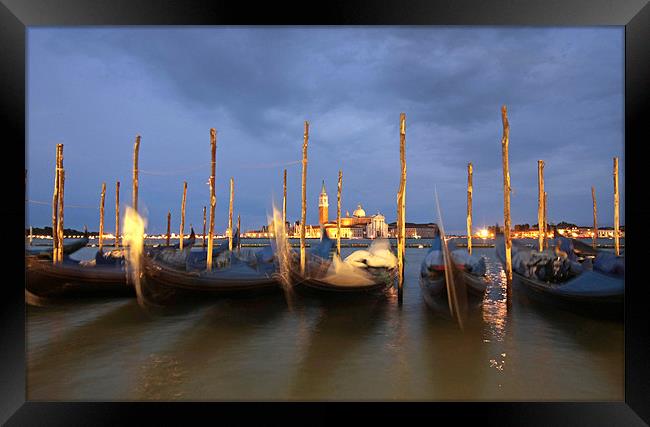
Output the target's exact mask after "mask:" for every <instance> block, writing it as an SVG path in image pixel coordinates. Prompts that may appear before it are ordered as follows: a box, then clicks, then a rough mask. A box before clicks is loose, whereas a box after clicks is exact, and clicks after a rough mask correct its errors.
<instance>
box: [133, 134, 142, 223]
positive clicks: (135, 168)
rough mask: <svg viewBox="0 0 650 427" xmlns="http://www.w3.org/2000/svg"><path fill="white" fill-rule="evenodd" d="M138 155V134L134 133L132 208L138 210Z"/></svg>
mask: <svg viewBox="0 0 650 427" xmlns="http://www.w3.org/2000/svg"><path fill="white" fill-rule="evenodd" d="M139 155H140V135H136V137H135V144H133V183H132V184H133V199H132V203H133V209H134V210H135V211H136V212H137V211H138V156H139Z"/></svg>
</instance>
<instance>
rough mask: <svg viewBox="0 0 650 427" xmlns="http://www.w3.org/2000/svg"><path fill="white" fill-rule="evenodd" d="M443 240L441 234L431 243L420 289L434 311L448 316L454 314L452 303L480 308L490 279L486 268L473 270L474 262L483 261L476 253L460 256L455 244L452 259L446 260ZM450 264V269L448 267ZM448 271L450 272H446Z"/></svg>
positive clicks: (422, 266) (451, 250) (421, 271)
mask: <svg viewBox="0 0 650 427" xmlns="http://www.w3.org/2000/svg"><path fill="white" fill-rule="evenodd" d="M442 245H443V241H442V239H441V237H440V235H439V234H437V235H436V236H435V237H434V238H433V241H432V243H431V248H430V249H429V251H428V253H427V256H426V257H425V259H424V260H423V261H422V265H421V268H420V280H419V282H420V289H421V291H422V297H423V299H424V301H425V303H426V304H427V306H428V307H429V308H430V309H431V310H432V311H434V312H436V313H438V314H441V315H443V316H444V317H452V311H451V309H450V305H451V306H460V305H462V306H464V304H465V303H467V306H468V307H469V308H471V309H474V308H478V307H480V306H481V304H482V302H483V298H484V295H485V291H486V289H487V285H488V284H489V281H488V279H487V277H486V276H485V271H484V269H480V268H475V269H473V270H472V268H471V265H472V263H470V262H467V261H468V260H471V261H472V262H473V263H474V264H477V261H479V260H480V261H483V260H482V259H481V258H477V257H475V256H471V257H468V256H464V257H463V256H460V255H461V254H460V253H457V251H456V250H455V247H454V246H453V245H451V247H450V248H449V249H450V251H449V253H450V257H451V260H445V251H444V250H443V246H442ZM447 268H450V269H451V271H450V272H446V271H445V270H446V269H447ZM446 273H447V274H446ZM447 275H449V276H450V277H453V280H454V284H453V285H454V286H455V288H454V289H455V290H456V291H457V292H458V294H457V295H455V297H456V299H457V300H456V301H451V304H450V301H449V292H448V285H447Z"/></svg>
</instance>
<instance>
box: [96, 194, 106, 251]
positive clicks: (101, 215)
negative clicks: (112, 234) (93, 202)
mask: <svg viewBox="0 0 650 427" xmlns="http://www.w3.org/2000/svg"><path fill="white" fill-rule="evenodd" d="M105 200H106V183H105V182H103V183H102V194H101V196H100V198H99V245H98V246H99V252H101V251H102V249H103V248H104V201H105Z"/></svg>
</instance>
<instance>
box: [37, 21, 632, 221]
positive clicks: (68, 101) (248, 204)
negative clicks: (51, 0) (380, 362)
mask: <svg viewBox="0 0 650 427" xmlns="http://www.w3.org/2000/svg"><path fill="white" fill-rule="evenodd" d="M29 47H30V54H29V60H30V62H29V70H30V77H29V84H30V95H29V101H30V104H29V113H30V118H29V120H30V121H29V132H30V134H29V145H30V146H29V156H28V162H31V163H34V164H36V165H40V166H42V168H37V169H36V170H33V168H30V169H32V173H30V184H31V186H30V189H31V191H32V192H35V193H34V194H35V195H38V197H40V198H41V199H43V198H45V200H47V197H48V196H47V193H48V191H50V189H49V187H51V185H50V181H51V179H50V175H51V174H50V173H49V170H50V169H49V168H50V166H49V164H50V163H51V160H50V157H51V152H54V150H53V148H52V147H53V144H54V142H51V141H50V139H51V138H62V139H63V140H64V142H66V144H70V145H72V147H70V149H68V148H67V147H68V145H66V150H67V151H66V152H67V153H70V154H69V156H68V157H66V162H72V166H71V167H72V168H73V171H74V166H75V165H78V172H77V173H78V174H79V175H81V176H83V177H84V178H85V181H87V182H86V183H85V185H84V186H80V188H79V189H75V190H74V191H73V192H72V194H70V193H67V192H66V195H68V194H70V196H69V197H71V198H72V197H78V198H79V200H86V199H88V198H90V199H92V200H94V198H96V193H97V191H96V188H97V187H98V186H99V185H101V183H100V181H101V180H105V179H109V177H105V176H102V177H100V175H111V178H112V177H115V178H118V177H122V178H121V179H123V181H124V183H125V184H128V169H129V167H130V166H129V159H130V146H131V145H132V141H133V136H134V135H135V133H138V132H140V133H142V134H143V149H142V150H143V153H142V162H143V164H144V165H147V166H148V167H150V168H152V169H156V170H161V169H162V170H168V171H169V170H171V171H173V170H182V169H188V167H192V165H196V166H197V167H200V166H201V164H203V163H205V162H206V161H209V159H207V155H208V153H209V151H208V149H209V143H208V137H207V135H208V129H209V128H210V127H216V128H217V130H218V132H219V141H218V145H219V148H218V155H217V156H218V167H217V169H218V171H217V175H218V179H220V180H221V182H223V185H222V186H221V187H219V193H218V214H219V215H221V216H222V217H224V216H225V212H226V209H227V206H225V203H224V202H225V201H227V177H229V176H231V175H233V176H235V179H236V187H237V189H238V191H237V195H236V202H237V207H238V208H239V209H240V210H241V212H242V222H243V225H244V226H245V227H246V228H250V227H254V226H259V225H260V224H261V223H262V222H263V221H264V220H265V213H266V211H268V209H269V206H270V199H271V194H275V196H276V199H277V198H278V196H280V195H281V187H280V185H281V181H280V176H281V169H282V167H269V168H264V167H257V168H255V167H252V168H248V169H242V166H244V165H248V164H252V165H261V166H263V165H274V164H279V163H282V162H291V161H295V160H297V159H299V158H300V150H301V144H302V126H303V121H304V120H305V119H307V120H309V121H310V124H311V132H310V136H311V137H310V148H309V153H310V163H309V181H308V184H309V188H308V197H309V201H308V203H309V205H308V207H309V212H308V220H309V222H311V223H315V222H316V221H317V216H316V203H317V194H318V191H319V189H320V181H321V180H322V179H325V180H326V185H327V187H328V190H329V192H330V198H331V199H335V197H336V195H335V188H336V175H337V171H338V169H342V170H343V173H344V194H343V210H344V211H345V210H350V211H352V210H353V209H354V208H355V206H356V204H357V203H358V202H361V203H363V205H364V207H365V208H366V210H367V211H368V212H369V213H374V212H375V211H378V210H379V211H381V212H383V213H384V214H386V215H387V219H388V220H389V221H392V220H394V217H395V214H394V211H395V192H396V190H397V186H398V182H399V157H398V153H399V151H398V150H399V148H398V141H399V139H398V133H397V132H398V129H397V128H398V119H399V113H400V112H402V111H403V112H405V113H406V114H407V160H408V181H407V215H408V217H409V220H413V221H428V220H431V219H434V218H433V217H434V212H435V211H434V204H433V188H434V186H435V187H436V188H437V190H438V193H439V196H440V200H441V202H442V204H443V215H444V216H445V223H446V225H447V228H449V229H451V230H462V229H463V224H464V207H465V185H466V165H467V162H469V161H472V162H473V163H474V168H475V198H474V206H475V218H476V219H475V223H476V222H477V221H478V222H479V223H480V224H491V223H494V222H497V221H500V220H502V190H501V180H502V175H501V166H500V165H501V157H500V156H501V149H500V138H501V117H500V106H501V105H502V104H506V105H507V106H508V109H509V118H510V124H511V150H510V153H511V156H510V161H511V177H512V186H513V189H514V194H513V209H512V210H513V221H514V222H529V223H531V222H536V219H535V218H536V191H537V190H536V186H537V183H536V162H537V159H544V160H545V161H546V163H547V167H546V177H547V185H546V187H547V192H548V194H549V196H548V197H549V217H550V218H551V219H552V220H556V221H559V220H562V219H566V220H569V221H574V222H578V223H585V224H588V223H589V222H590V214H591V210H590V203H591V202H590V187H591V185H595V186H596V188H597V192H598V196H599V203H600V206H601V209H600V211H601V212H602V214H601V219H602V223H603V224H611V221H612V216H613V215H612V214H611V210H612V208H611V207H612V202H611V188H612V184H611V171H612V166H611V163H612V157H613V156H617V155H618V156H621V172H622V173H623V172H624V170H623V97H622V96H623V32H622V29H620V28H580V29H566V28H565V29H559V28H558V29H555V28H489V27H482V28H478V27H475V28H470V27H467V28H461V27H430V28H424V27H403V28H394V27H393V28H391V27H375V28H355V27H347V28H337V27H331V28H330V27H318V28H300V27H297V28H269V27H260V28H218V29H217V28H184V29H179V28H157V29H144V28H143V29H128V28H102V29H45V28H44V29H31V30H30V33H29ZM70 139H71V140H73V141H74V140H77V139H84V140H85V143H84V145H83V147H84V149H85V150H90V151H91V153H90V154H87V155H86V156H85V157H84V156H80V155H79V152H78V151H74V152H71V150H73V149H77V147H75V145H74V142H71V141H69V140H70ZM48 144H49V145H48ZM45 147H47V148H45ZM109 147H114V148H115V150H113V149H111V148H109ZM78 149H81V145H79V147H78ZM100 152H101V155H100V154H99V153H100ZM93 153H94V154H93ZM117 153H119V155H118V154H117ZM75 156H77V157H75ZM93 156H97V157H96V158H94V157H93ZM82 157H83V158H85V159H88V158H90V159H91V160H93V161H101V160H104V161H107V162H106V164H105V165H104V166H103V167H102V168H100V169H99V170H98V169H97V168H92V167H90V166H88V165H86V166H85V167H82V165H81V163H84V161H83V159H82ZM75 162H77V163H75ZM68 164H70V163H68ZM84 164H85V163H84ZM46 165H47V166H46ZM144 165H143V166H142V168H143V169H145V170H146V168H145V167H144ZM288 168H289V180H290V182H289V187H290V188H289V190H290V198H289V216H290V218H292V219H295V218H297V217H298V214H299V200H297V196H298V191H297V186H298V185H299V182H300V181H299V174H300V169H299V165H292V166H288ZM207 170H208V169H207V168H204V169H199V171H198V172H196V173H194V175H192V173H189V174H188V173H186V174H185V175H186V176H182V177H180V176H150V177H145V178H144V180H145V184H143V185H144V186H145V188H147V193H145V194H146V196H144V195H143V198H145V199H147V198H148V200H147V203H148V206H149V209H150V214H151V220H150V224H151V226H152V227H153V228H154V230H156V229H157V230H158V231H159V230H162V228H163V225H164V224H163V223H162V220H161V219H162V218H164V214H165V213H166V210H167V209H169V208H170V207H174V206H176V205H179V202H178V201H177V200H176V199H179V200H180V196H179V194H180V190H179V188H181V187H182V180H183V179H187V180H188V182H189V184H190V191H189V193H188V203H191V204H192V207H193V208H194V212H199V213H200V209H201V207H202V205H203V204H205V200H204V199H205V197H204V196H205V195H207V187H206V186H205V182H204V181H205V176H206V173H205V172H204V171H207ZM109 172H110V173H109ZM623 185H624V181H623V179H621V188H622V187H623ZM294 195H295V196H294ZM50 196H51V195H50ZM177 196H178V197H177ZM622 205H624V203H622ZM41 211H44V212H41ZM188 211H189V209H188ZM86 214H87V212H86V213H84V214H83V215H82V214H81V213H80V214H78V215H79V216H78V217H76V216H74V215H76V214H72V215H66V218H72V220H73V221H75V220H83V221H86V222H90V223H92V222H93V221H95V222H96V220H94V219H93V217H92V215H91V214H87V215H86ZM195 215H197V214H196V213H195ZM32 216H34V219H32V220H31V222H32V223H36V224H40V223H41V222H47V209H40V210H38V209H32ZM77 218H78V219H77ZM191 221H193V222H194V223H195V224H197V223H200V222H202V219H201V218H200V217H198V216H197V217H194V218H192V219H191ZM191 221H188V222H191Z"/></svg>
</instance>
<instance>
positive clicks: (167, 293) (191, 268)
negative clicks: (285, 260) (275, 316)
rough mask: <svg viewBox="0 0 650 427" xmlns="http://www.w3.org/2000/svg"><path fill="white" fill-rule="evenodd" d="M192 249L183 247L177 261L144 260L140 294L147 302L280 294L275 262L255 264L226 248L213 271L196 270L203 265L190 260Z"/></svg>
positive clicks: (157, 257) (214, 265)
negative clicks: (182, 251)
mask: <svg viewBox="0 0 650 427" xmlns="http://www.w3.org/2000/svg"><path fill="white" fill-rule="evenodd" d="M190 249H191V246H188V247H186V248H184V251H185V253H184V254H180V255H179V257H178V258H176V259H175V260H174V262H170V261H169V260H165V259H162V258H161V257H160V256H151V255H147V256H144V257H143V258H142V281H141V284H140V288H139V292H141V297H142V299H143V300H144V301H145V302H149V303H153V304H157V305H167V304H172V303H176V302H179V301H182V300H194V299H203V298H205V297H210V296H253V295H259V294H264V293H274V292H279V291H280V283H279V281H278V279H277V277H276V275H275V268H274V266H273V264H272V263H268V262H267V263H264V265H256V264H254V263H251V262H249V260H245V259H242V258H240V257H238V256H237V254H236V253H234V252H230V251H228V250H227V247H226V250H225V251H222V252H220V253H218V256H217V257H215V258H213V269H212V271H206V270H205V268H202V269H198V268H197V265H198V264H200V262H198V263H197V260H196V259H191V258H190V256H191V254H192V252H191V250H190ZM203 254H205V251H204V252H203ZM179 258H180V260H179ZM203 261H204V262H205V260H203ZM269 264H270V265H269Z"/></svg>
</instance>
